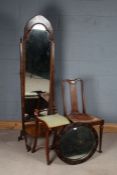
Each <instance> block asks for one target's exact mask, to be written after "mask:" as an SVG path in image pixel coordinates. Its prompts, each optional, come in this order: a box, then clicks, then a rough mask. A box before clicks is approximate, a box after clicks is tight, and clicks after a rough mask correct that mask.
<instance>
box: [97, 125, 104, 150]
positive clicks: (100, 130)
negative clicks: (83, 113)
mask: <svg viewBox="0 0 117 175" xmlns="http://www.w3.org/2000/svg"><path fill="white" fill-rule="evenodd" d="M103 125H104V123H102V124H100V126H99V151H98V152H99V153H102V135H103Z"/></svg>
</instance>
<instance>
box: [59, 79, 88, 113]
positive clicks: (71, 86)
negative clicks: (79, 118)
mask: <svg viewBox="0 0 117 175" xmlns="http://www.w3.org/2000/svg"><path fill="white" fill-rule="evenodd" d="M68 96H69V99H70V100H68ZM62 97H63V106H64V115H65V116H67V115H69V114H75V113H84V114H85V113H86V107H85V99H84V83H83V80H81V79H80V78H77V79H73V80H71V79H65V80H62ZM79 99H80V100H79ZM69 102H70V104H69V105H70V106H69V107H68V103H69ZM68 108H70V111H69V112H68V110H69V109H68ZM68 113H69V114H68Z"/></svg>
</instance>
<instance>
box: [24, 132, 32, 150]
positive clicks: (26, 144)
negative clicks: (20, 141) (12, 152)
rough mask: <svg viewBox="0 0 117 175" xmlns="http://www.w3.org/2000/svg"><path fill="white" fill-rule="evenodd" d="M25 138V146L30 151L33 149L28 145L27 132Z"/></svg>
mask: <svg viewBox="0 0 117 175" xmlns="http://www.w3.org/2000/svg"><path fill="white" fill-rule="evenodd" d="M24 140H25V146H26V149H27V151H28V152H29V151H30V150H31V147H30V146H29V145H28V141H27V135H26V133H25V134H24Z"/></svg>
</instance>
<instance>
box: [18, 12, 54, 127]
mask: <svg viewBox="0 0 117 175" xmlns="http://www.w3.org/2000/svg"><path fill="white" fill-rule="evenodd" d="M20 51H21V95H22V100H21V101H22V121H23V126H24V122H27V121H30V120H31V121H32V120H33V119H34V112H35V110H36V109H38V110H40V111H41V110H45V113H47V114H53V113H54V111H55V104H54V38H53V28H52V26H51V23H50V22H49V21H48V20H47V19H46V18H45V17H43V16H41V15H39V16H35V17H33V18H32V19H31V20H29V21H28V22H27V23H26V26H25V28H24V36H23V39H22V40H21V42H20Z"/></svg>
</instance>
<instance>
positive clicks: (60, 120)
mask: <svg viewBox="0 0 117 175" xmlns="http://www.w3.org/2000/svg"><path fill="white" fill-rule="evenodd" d="M39 119H40V120H41V121H43V122H44V123H45V124H46V125H47V126H48V127H49V128H54V127H59V126H63V125H68V124H69V123H70V121H69V120H68V119H67V118H66V117H64V116H62V115H60V114H52V115H47V116H43V117H39Z"/></svg>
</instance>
